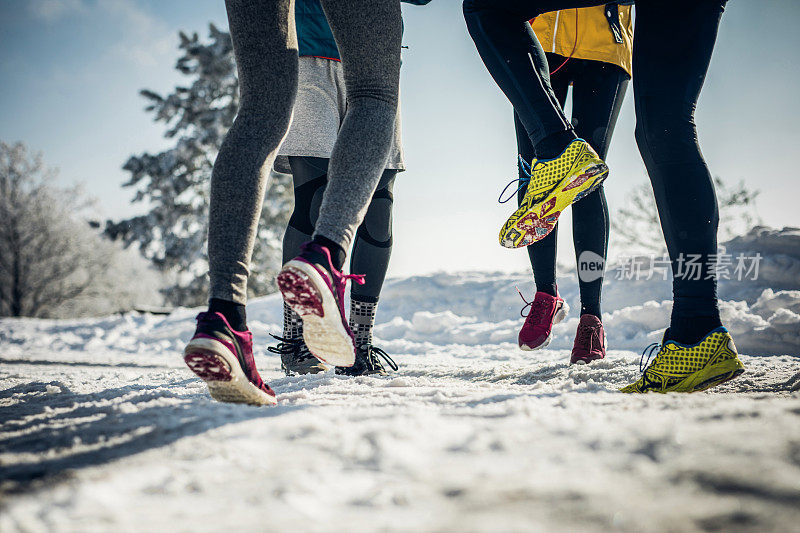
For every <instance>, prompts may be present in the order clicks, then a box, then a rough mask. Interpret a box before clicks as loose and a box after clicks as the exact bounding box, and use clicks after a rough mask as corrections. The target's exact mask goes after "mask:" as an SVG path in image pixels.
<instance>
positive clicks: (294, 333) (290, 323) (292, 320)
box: [283, 302, 303, 339]
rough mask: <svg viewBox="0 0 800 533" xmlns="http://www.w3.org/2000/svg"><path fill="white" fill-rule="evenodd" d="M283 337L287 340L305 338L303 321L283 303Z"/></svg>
mask: <svg viewBox="0 0 800 533" xmlns="http://www.w3.org/2000/svg"><path fill="white" fill-rule="evenodd" d="M283 337H284V338H286V339H302V338H303V319H302V318H300V315H298V314H297V313H295V312H294V311H293V310H292V308H291V307H289V306H288V305H286V302H283Z"/></svg>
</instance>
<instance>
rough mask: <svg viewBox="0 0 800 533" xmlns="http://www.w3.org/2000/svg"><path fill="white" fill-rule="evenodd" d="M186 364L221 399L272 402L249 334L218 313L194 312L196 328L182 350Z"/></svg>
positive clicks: (255, 403)
mask: <svg viewBox="0 0 800 533" xmlns="http://www.w3.org/2000/svg"><path fill="white" fill-rule="evenodd" d="M183 360H184V361H185V362H186V365H187V366H188V367H189V368H190V369H191V370H192V372H194V373H195V374H197V375H198V376H199V377H200V378H202V379H203V381H205V382H206V385H208V392H209V393H210V394H211V397H212V398H214V399H215V400H219V401H221V402H229V403H247V404H251V405H275V404H277V403H278V399H277V398H276V397H275V392H274V391H273V390H272V389H271V388H270V387H269V385H267V384H266V383H264V382H263V381H262V380H261V376H260V375H259V374H258V370H257V369H256V362H255V359H253V334H252V333H250V331H235V330H234V329H233V328H231V326H230V324H229V323H228V321H227V320H225V317H224V316H222V314H221V313H200V314H199V315H197V330H196V331H195V332H194V337H192V340H190V341H189V344H188V345H187V346H186V349H185V350H184V351H183Z"/></svg>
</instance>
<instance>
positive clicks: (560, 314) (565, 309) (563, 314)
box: [518, 302, 569, 352]
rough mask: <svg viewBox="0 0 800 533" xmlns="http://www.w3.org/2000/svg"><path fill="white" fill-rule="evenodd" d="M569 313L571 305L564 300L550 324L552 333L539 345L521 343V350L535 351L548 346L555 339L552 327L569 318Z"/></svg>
mask: <svg viewBox="0 0 800 533" xmlns="http://www.w3.org/2000/svg"><path fill="white" fill-rule="evenodd" d="M567 313H569V306H568V305H567V302H562V305H561V309H559V310H558V311H556V314H555V316H554V317H553V324H552V325H551V326H550V334H549V335H548V336H547V338H546V339H545V340H544V342H543V343H542V344H540V345H538V346H529V345H527V344H519V343H518V344H519V348H520V350H522V351H523V352H535V351H536V350H541V349H542V348H546V347H547V345H548V344H550V342H551V341H552V340H553V331H552V328H553V326H555V325H556V324H558V323H559V322H561V321H562V320H564V319H565V318H567Z"/></svg>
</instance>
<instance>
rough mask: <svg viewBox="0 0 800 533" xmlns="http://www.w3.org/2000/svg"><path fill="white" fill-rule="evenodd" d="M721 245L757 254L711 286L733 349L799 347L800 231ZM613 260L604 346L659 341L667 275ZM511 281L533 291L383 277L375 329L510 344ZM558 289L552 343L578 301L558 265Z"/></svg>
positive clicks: (573, 320) (474, 281)
mask: <svg viewBox="0 0 800 533" xmlns="http://www.w3.org/2000/svg"><path fill="white" fill-rule="evenodd" d="M724 248H725V250H726V253H728V254H730V255H733V256H736V255H738V254H743V255H745V256H755V255H756V254H760V256H761V260H760V263H759V272H758V277H757V279H742V280H738V279H735V278H734V279H722V280H720V283H719V294H720V298H721V302H720V308H721V312H722V317H723V321H724V323H725V324H726V326H727V327H728V328H729V329H730V331H731V332H732V334H733V335H734V336H735V339H736V343H737V346H738V348H739V350H741V351H742V352H744V353H748V354H752V355H771V354H791V355H798V354H800V290H799V289H800V230H798V229H796V228H785V229H783V230H774V229H768V228H763V227H757V228H754V229H753V230H751V231H750V232H749V233H748V234H747V235H744V236H742V237H737V238H736V239H733V240H731V241H729V242H727V243H725V244H724ZM617 266H618V265H611V266H610V267H609V268H608V273H607V276H606V279H605V282H604V285H603V308H604V312H605V313H606V315H605V317H604V322H605V325H606V331H607V334H608V341H609V347H610V348H612V349H633V350H639V349H641V348H642V347H644V346H646V345H647V344H649V343H651V342H657V341H659V340H660V339H661V335H662V334H663V329H664V328H665V327H666V325H667V324H668V322H669V315H670V311H671V308H672V304H671V296H672V294H671V292H672V290H671V282H670V280H665V279H664V277H663V272H662V271H661V270H658V269H654V271H652V272H651V271H650V270H648V269H643V270H642V273H641V274H642V278H641V279H639V280H627V279H618V276H617V275H616V274H615V271H616V268H617ZM647 277H650V279H645V278H647ZM517 287H518V288H519V289H520V290H521V291H522V293H523V294H524V295H525V296H526V297H527V298H528V299H531V298H532V297H533V294H534V292H535V288H534V285H533V282H532V280H531V278H530V276H529V275H527V274H518V275H514V274H503V273H480V272H466V273H449V274H447V273H440V274H436V275H432V276H417V277H412V278H406V279H395V280H391V281H389V282H388V283H387V286H386V288H385V290H384V294H383V296H382V298H381V300H382V301H381V306H380V316H379V322H380V325H379V326H378V327H377V328H376V334H377V335H378V336H379V337H380V338H381V339H385V340H391V339H398V338H405V339H408V340H414V341H427V342H431V343H436V344H446V343H460V344H467V345H479V344H490V343H495V342H516V336H517V332H518V330H519V327H520V326H521V324H522V321H523V319H522V318H521V317H520V316H519V310H520V309H521V308H522V306H523V305H524V302H523V301H522V300H521V299H520V297H519V295H518V294H517V290H516V288H517ZM559 290H560V292H561V295H562V296H563V297H564V299H565V300H566V301H567V302H568V304H569V305H570V307H571V308H572V312H571V313H570V314H569V315H568V319H567V320H565V321H564V322H563V323H561V324H559V325H558V326H556V328H555V330H554V332H555V336H554V340H553V343H552V345H551V346H552V347H553V348H570V347H571V345H572V340H573V336H574V331H575V328H576V327H577V322H578V315H577V312H576V311H577V309H579V305H580V304H579V301H580V300H579V294H578V282H577V276H576V275H575V273H570V272H560V276H559Z"/></svg>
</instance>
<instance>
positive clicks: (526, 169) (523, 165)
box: [497, 154, 536, 204]
mask: <svg viewBox="0 0 800 533" xmlns="http://www.w3.org/2000/svg"><path fill="white" fill-rule="evenodd" d="M518 164H519V168H520V169H521V170H522V173H523V174H525V176H524V177H521V178H514V179H513V180H511V181H509V182H508V184H507V185H506V186H505V187H503V190H502V191H501V192H500V196H499V197H498V198H497V202H498V203H501V204H504V203H506V202H508V201H510V200H511V199H512V198H514V196H516V195H517V193H518V192H519V191H521V190H522V189H523V187H527V186H528V183H530V181H531V175H532V174H533V171H532V170H531V166H530V165H529V164H528V163H527V162H526V161H525V160H524V159H522V154H519V155H518ZM533 165H534V166H536V160H535V159H534V160H533ZM514 183H517V184H518V186H517V190H516V191H514V192H513V193H511V194H510V195H509V196H508V198H506V199H505V200H503V195H504V194H505V193H506V191H507V190H508V188H509V187H511V185H513V184H514Z"/></svg>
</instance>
